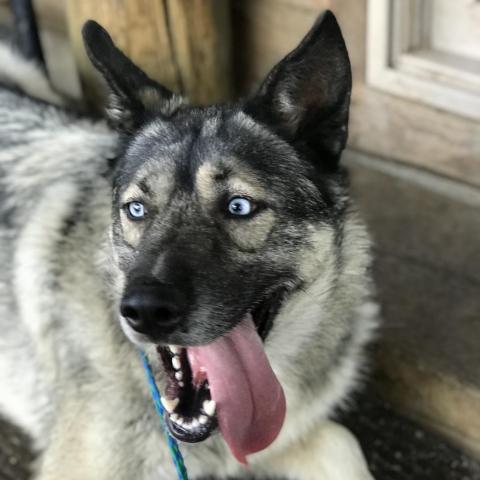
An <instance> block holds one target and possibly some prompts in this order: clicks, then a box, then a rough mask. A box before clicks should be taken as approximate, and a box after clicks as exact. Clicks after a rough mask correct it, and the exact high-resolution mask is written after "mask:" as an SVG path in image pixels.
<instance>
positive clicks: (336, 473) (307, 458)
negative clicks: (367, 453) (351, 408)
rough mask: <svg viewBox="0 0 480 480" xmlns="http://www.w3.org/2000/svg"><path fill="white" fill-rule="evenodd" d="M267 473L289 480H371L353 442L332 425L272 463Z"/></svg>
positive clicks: (349, 435)
mask: <svg viewBox="0 0 480 480" xmlns="http://www.w3.org/2000/svg"><path fill="white" fill-rule="evenodd" d="M268 470H269V471H270V472H271V473H273V474H274V475H275V476H278V477H279V478H285V477H287V478H289V479H292V480H373V477H372V475H371V473H370V472H369V470H368V467H367V464H366V461H365V458H364V456H363V453H362V451H361V448H360V445H359V444H358V441H357V440H356V438H355V437H354V436H353V435H352V433H351V432H350V431H348V430H347V429H346V428H345V427H343V426H341V425H339V424H338V423H334V422H331V421H325V422H324V423H322V424H320V425H319V426H318V427H317V428H316V429H314V430H313V431H312V432H311V433H310V434H309V435H308V436H306V437H305V438H303V439H302V440H301V441H299V442H298V443H296V444H294V445H292V446H291V447H290V448H288V449H287V450H286V451H284V452H283V454H280V455H278V456H276V457H275V458H274V459H272V461H271V462H269V465H268ZM265 473H267V472H265Z"/></svg>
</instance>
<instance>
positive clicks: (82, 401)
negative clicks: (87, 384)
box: [34, 386, 175, 480]
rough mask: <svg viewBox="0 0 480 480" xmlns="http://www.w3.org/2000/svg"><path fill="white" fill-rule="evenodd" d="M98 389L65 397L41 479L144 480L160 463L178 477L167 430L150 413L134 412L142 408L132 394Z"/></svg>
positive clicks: (40, 469) (42, 460) (39, 472)
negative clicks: (157, 427) (153, 423)
mask: <svg viewBox="0 0 480 480" xmlns="http://www.w3.org/2000/svg"><path fill="white" fill-rule="evenodd" d="M89 390H90V388H89ZM97 391H98V392H99V393H93V394H92V393H91V392H90V393H85V392H78V391H77V392H76V393H75V394H71V395H66V396H64V398H63V400H62V402H61V404H60V406H59V410H58V412H57V415H56V420H55V425H54V427H53V429H52V431H51V434H50V436H49V444H48V446H47V448H46V449H45V450H44V452H42V455H41V457H40V459H39V462H38V470H37V475H36V476H35V477H34V478H35V480H132V479H136V480H142V479H145V478H152V477H151V476H148V475H149V474H151V472H152V470H154V469H155V468H158V469H161V471H162V474H163V475H164V476H163V478H174V476H175V472H174V470H173V466H172V464H171V462H169V461H168V460H169V458H168V450H166V447H165V448H162V441H161V434H160V433H158V432H156V430H155V429H152V428H151V425H149V424H148V419H145V418H144V416H140V417H139V416H138V415H137V417H133V416H131V413H132V412H136V411H137V409H136V408H134V407H135V406H132V405H133V403H131V402H128V399H127V397H128V395H123V396H122V395H121V394H119V395H114V396H110V395H109V394H108V389H105V388H104V389H101V386H98V389H97ZM117 397H119V398H125V400H124V401H116V398H117ZM122 404H123V405H122ZM159 478H162V477H161V476H159Z"/></svg>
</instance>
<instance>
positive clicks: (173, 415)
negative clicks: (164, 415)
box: [170, 413, 178, 422]
mask: <svg viewBox="0 0 480 480" xmlns="http://www.w3.org/2000/svg"><path fill="white" fill-rule="evenodd" d="M170 420H171V421H172V422H176V421H177V420H178V414H177V413H172V414H171V415H170Z"/></svg>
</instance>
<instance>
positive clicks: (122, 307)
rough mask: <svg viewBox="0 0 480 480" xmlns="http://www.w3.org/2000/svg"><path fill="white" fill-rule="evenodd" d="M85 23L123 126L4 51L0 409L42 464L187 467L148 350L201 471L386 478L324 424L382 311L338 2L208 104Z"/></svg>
mask: <svg viewBox="0 0 480 480" xmlns="http://www.w3.org/2000/svg"><path fill="white" fill-rule="evenodd" d="M83 35H84V41H85V45H86V50H87V53H88V55H89V58H90V59H91V61H92V62H93V64H94V65H95V67H96V68H97V69H98V70H99V72H100V73H101V74H102V75H103V77H104V78H105V80H106V82H107V84H108V86H109V88H110V91H111V98H110V103H109V107H108V110H107V114H108V117H109V125H110V126H107V124H106V123H104V122H103V121H98V122H95V121H93V120H91V119H88V118H83V117H80V116H76V115H74V114H72V113H68V112H67V111H66V110H63V109H62V108H60V107H58V106H53V105H52V104H51V103H48V102H47V101H45V100H47V99H48V100H52V99H54V100H55V99H56V97H55V95H54V94H52V93H51V92H46V90H45V84H44V80H43V79H42V78H41V77H39V75H38V72H36V71H35V70H34V69H33V67H32V66H31V65H29V64H27V63H25V62H24V61H22V60H21V59H19V58H13V57H11V56H10V57H9V55H11V54H9V53H8V52H7V51H6V49H5V48H3V47H2V48H1V49H0V60H1V61H0V65H2V69H4V67H5V62H6V60H7V57H8V58H9V59H10V61H11V62H13V63H10V67H9V71H1V72H0V80H1V81H2V84H3V87H2V89H1V90H0V172H1V180H0V181H1V200H2V201H1V203H0V209H1V219H2V226H1V230H0V232H1V242H2V248H1V249H0V256H1V259H0V261H1V265H2V269H1V274H0V329H1V337H0V384H1V393H0V413H1V415H2V416H5V417H7V418H9V419H10V420H12V421H13V422H15V423H16V424H17V425H19V426H21V427H23V428H24V429H25V430H26V431H28V432H29V433H30V434H31V436H32V438H33V439H34V441H35V445H36V449H37V451H38V453H39V455H38V461H37V463H36V465H35V478H36V479H38V480H60V479H62V480H88V479H92V480H93V479H95V480H113V479H115V480H127V479H129V480H130V479H139V480H153V479H160V478H174V477H175V472H174V467H173V464H172V461H171V459H170V456H169V452H168V449H167V446H166V443H165V440H164V437H163V435H162V431H161V427H160V425H159V419H158V417H156V415H155V412H154V410H153V405H152V402H151V399H150V396H149V392H148V385H147V382H146V380H145V378H144V371H143V369H142V366H141V362H140V358H139V349H142V350H143V351H145V352H146V354H147V355H148V357H149V359H150V362H151V365H152V369H153V372H154V374H155V376H156V380H157V382H158V385H159V388H160V390H161V392H162V395H163V402H164V406H165V409H166V423H167V426H168V429H169V430H170V433H171V434H172V435H173V436H174V437H176V438H177V439H178V440H180V441H181V449H182V452H183V454H184V457H185V462H186V465H187V467H188V471H189V474H190V477H191V478H192V479H196V478H202V477H214V478H227V477H229V478H231V477H235V478H245V477H248V478H288V479H292V480H310V479H311V480H317V479H318V480H320V479H321V480H334V479H338V480H364V479H371V478H372V477H371V476H370V474H369V472H368V469H367V467H366V464H365V461H364V459H363V455H362V453H361V450H360V448H359V446H358V443H357V442H356V440H355V439H354V437H353V436H352V435H351V434H350V433H349V432H348V431H347V430H346V429H345V428H344V427H342V426H340V425H338V424H336V423H334V422H332V421H331V420H329V419H328V417H329V415H330V414H331V413H332V410H333V409H334V407H335V406H337V405H338V404H339V403H340V402H342V401H343V400H344V399H345V397H346V396H347V395H348V393H349V392H350V391H351V389H352V387H353V386H354V385H355V384H356V381H357V379H358V377H359V372H361V370H362V366H363V364H364V359H363V349H364V346H365V344H366V342H367V341H368V340H369V338H370V337H371V333H372V330H373V329H374V326H375V323H376V308H375V306H374V304H373V303H372V301H371V282H370V279H369V264H370V253H369V248H370V244H369V239H368V235H367V233H366V231H365V228H364V226H363V224H362V222H361V221H360V220H359V218H358V217H357V214H356V213H355V209H354V208H353V206H352V204H351V201H350V200H349V196H348V185H347V183H348V182H347V179H346V174H345V172H344V171H343V169H342V168H341V167H340V166H339V157H340V155H341V152H342V150H343V148H344V146H345V142H346V139H347V123H348V111H349V100H350V91H351V73H350V64H349V59H348V54H347V51H346V48H345V43H344V41H343V38H342V35H341V32H340V29H339V27H338V24H337V22H336V20H335V17H334V16H333V14H332V13H330V12H326V13H324V14H323V15H322V16H321V17H320V18H319V19H318V20H317V22H316V23H315V25H314V26H313V28H312V29H311V31H310V32H309V33H308V34H307V36H306V37H305V38H304V40H303V41H302V42H301V43H300V45H299V46H298V47H297V48H296V49H295V50H294V51H293V52H291V53H290V54H289V55H288V56H287V57H285V59H284V60H282V61H281V62H280V63H279V64H278V65H276V66H275V67H274V68H273V70H272V71H271V72H270V74H269V75H268V76H267V78H266V80H265V81H264V82H263V84H262V85H261V87H260V88H259V90H258V91H257V92H256V94H254V95H253V96H251V97H249V98H247V99H244V100H242V101H239V102H237V103H234V104H230V105H216V106H209V107H192V106H189V105H188V104H187V103H186V102H185V101H184V99H182V98H180V97H179V96H177V95H175V94H173V93H172V92H170V91H168V90H167V89H166V88H164V87H163V86H161V85H159V84H158V83H156V82H155V81H153V80H152V79H150V78H149V77H148V76H147V75H146V74H145V73H144V72H143V71H142V70H140V69H139V68H138V67H137V66H135V65H134V64H133V63H132V62H131V61H130V60H129V59H128V58H127V57H126V56H125V55H124V54H123V53H122V52H121V51H120V50H118V49H117V48H116V47H115V46H114V44H113V43H112V40H111V39H110V37H109V35H108V34H107V32H106V31H105V30H104V29H103V28H102V27H100V26H99V25H98V24H96V23H95V22H93V21H89V22H87V24H86V25H85V27H84V30H83ZM25 72H27V74H28V76H27V75H26V74H25ZM28 72H30V73H28ZM16 76H17V78H16ZM36 83H39V84H41V88H42V90H41V91H40V90H39V91H38V95H40V96H42V98H43V100H42V99H33V98H31V97H29V96H27V95H26V94H25V92H28V93H30V94H31V93H32V92H34V91H35V84H36ZM19 89H23V93H22V92H20V91H19ZM42 92H43V93H42ZM112 127H113V128H112ZM139 347H140V348H139Z"/></svg>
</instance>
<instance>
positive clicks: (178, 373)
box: [175, 371, 183, 380]
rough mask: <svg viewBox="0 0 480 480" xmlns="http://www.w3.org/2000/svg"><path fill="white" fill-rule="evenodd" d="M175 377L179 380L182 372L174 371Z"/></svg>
mask: <svg viewBox="0 0 480 480" xmlns="http://www.w3.org/2000/svg"><path fill="white" fill-rule="evenodd" d="M175 378H176V379H177V380H181V379H182V378H183V373H182V372H180V371H178V372H175Z"/></svg>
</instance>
